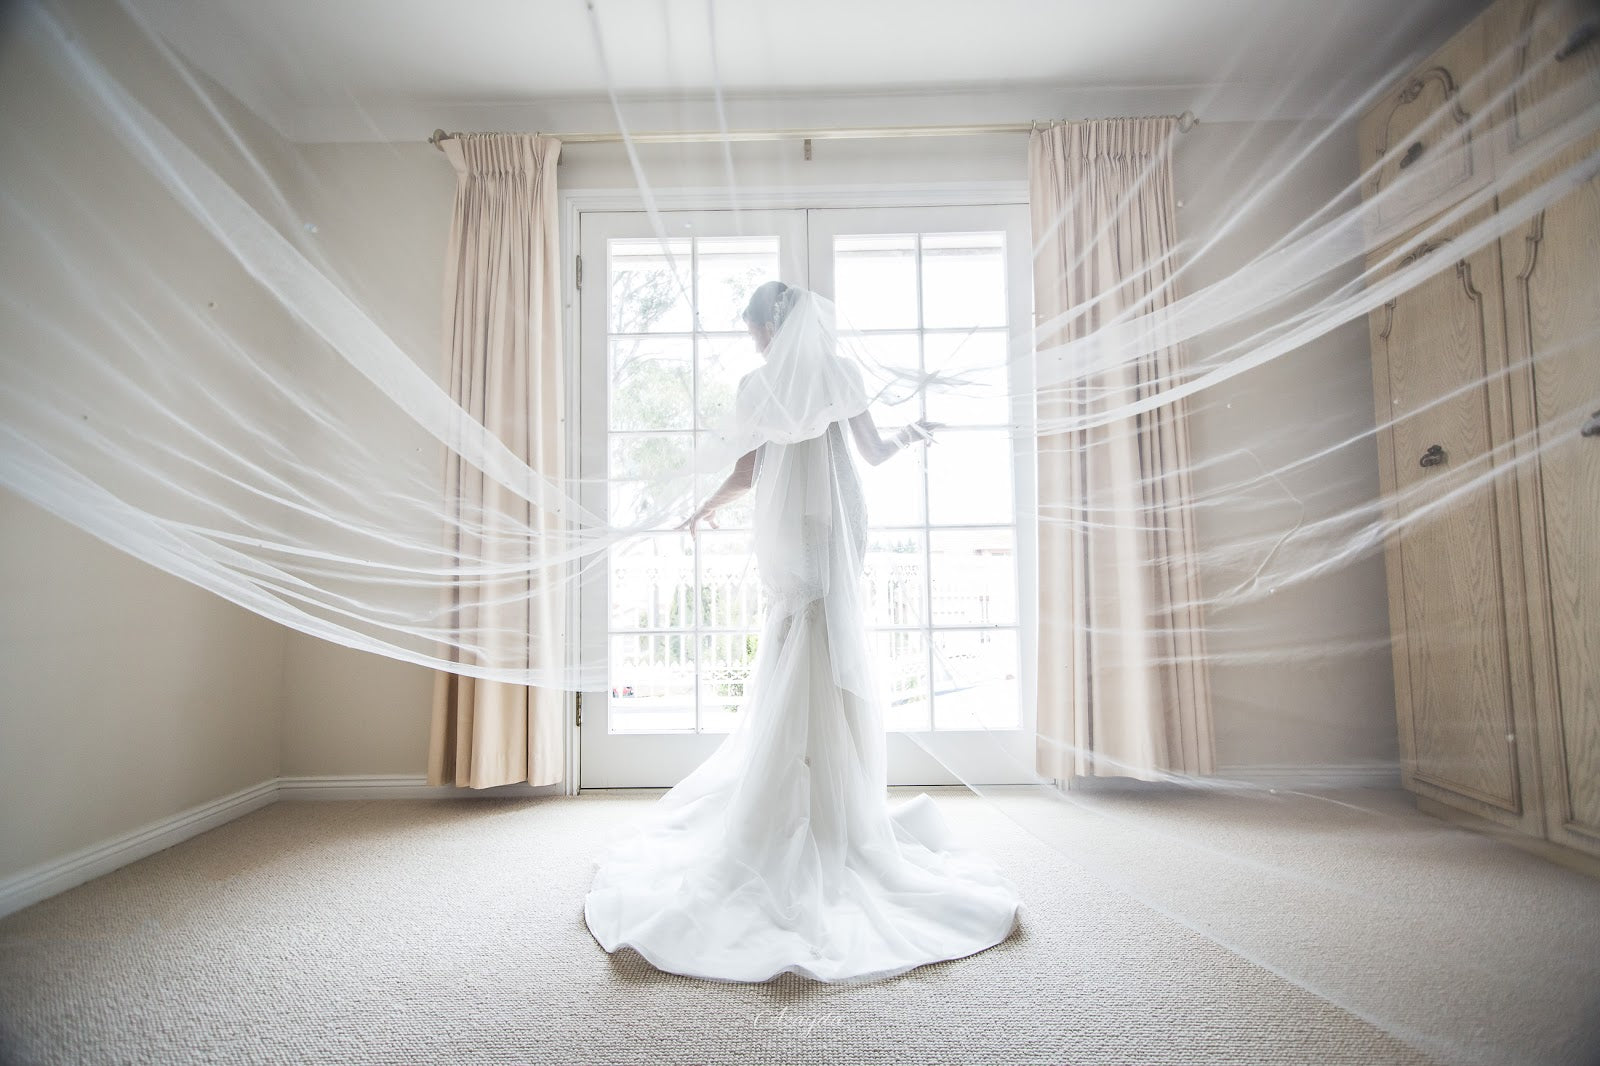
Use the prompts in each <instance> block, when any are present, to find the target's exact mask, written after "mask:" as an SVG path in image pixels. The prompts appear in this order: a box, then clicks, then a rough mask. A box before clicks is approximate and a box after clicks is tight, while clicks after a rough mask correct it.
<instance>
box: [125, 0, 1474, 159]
mask: <svg viewBox="0 0 1600 1066" xmlns="http://www.w3.org/2000/svg"><path fill="white" fill-rule="evenodd" d="M130 3H131V4H132V6H133V8H134V9H135V10H136V11H137V12H138V13H139V14H140V15H141V16H143V17H144V18H145V19H146V20H147V21H148V24H149V25H150V26H151V28H153V29H154V30H155V31H157V32H158V33H160V34H161V35H162V36H163V37H164V38H165V39H166V40H167V41H169V42H170V43H171V44H172V45H173V46H174V48H175V49H176V50H177V51H178V52H179V53H180V54H182V55H183V56H184V57H185V58H186V59H187V60H189V61H190V62H191V63H193V64H194V65H195V66H196V67H198V68H199V69H201V70H202V71H204V72H205V73H206V74H208V75H210V76H211V77H212V78H214V79H216V80H217V81H218V82H220V83H221V84H222V85H224V86H225V87H226V88H227V89H228V90H229V91H231V92H232V93H233V94H234V95H235V96H237V97H238V98H239V99H240V100H241V101H243V102H244V103H245V104H246V106H248V107H249V108H250V109H251V110H252V111H254V112H256V113H257V114H258V115H260V116H261V117H262V118H264V119H266V120H267V121H268V122H270V123H271V124H272V125H273V126H275V127H276V128H277V129H278V130H279V131H280V132H282V133H284V134H285V136H288V137H291V138H292V139H295V140H302V141H304V140H368V139H415V138H416V137H418V136H426V130H425V129H424V127H426V128H428V129H431V128H432V126H431V124H430V123H433V124H439V125H445V126H447V127H449V128H511V126H510V125H508V120H511V119H514V118H515V117H516V116H517V115H519V114H524V115H525V117H526V118H527V119H532V120H537V122H538V123H539V124H540V125H542V127H543V128H545V129H547V130H555V129H558V128H560V127H561V123H562V122H563V120H565V121H567V122H569V123H570V122H581V123H583V125H584V128H593V127H594V126H595V123H596V122H602V121H605V120H606V118H607V117H608V115H609V112H608V111H606V110H597V109H596V103H597V101H598V100H601V99H603V96H604V93H605V91H606V89H607V79H606V76H605V74H604V72H603V68H602V64H601V61H600V56H599V52H598V50H597V47H596V41H595V34H594V29H593V26H592V24H591V16H590V13H589V10H588V8H587V7H586V5H585V3H584V0H448V2H446V0H130ZM1482 6H1483V3H1482V2H1481V0H594V8H595V15H594V18H595V20H597V21H598V26H599V32H600V38H601V41H602V42H603V44H604V48H605V52H606V57H607V61H608V63H609V67H610V71H611V75H612V78H611V81H612V85H611V87H612V88H614V89H616V90H618V91H619V92H621V93H622V94H624V97H625V99H627V100H628V101H631V102H633V103H635V104H643V105H647V106H653V107H655V108H656V111H655V112H645V113H646V114H648V115H649V117H650V118H652V119H654V120H655V122H656V125H655V126H654V127H644V128H659V126H660V123H661V122H670V121H671V118H672V116H671V115H669V114H667V113H665V112H662V111H661V110H660V108H661V105H662V103H663V101H664V100H668V99H689V100H693V99H696V98H699V99H702V100H703V99H704V98H705V97H706V96H707V95H708V94H709V93H710V91H711V90H712V88H713V87H714V86H715V85H717V84H718V83H719V81H720V85H721V87H722V88H723V90H724V92H725V93H727V94H728V95H729V96H730V97H731V98H732V99H733V101H734V103H735V105H738V104H739V103H740V102H741V101H751V100H765V101H767V103H768V105H769V106H768V107H767V109H766V110H767V111H768V112H770V111H771V107H772V106H775V103H774V102H784V101H787V102H789V103H795V102H802V101H807V100H810V101H813V102H814V101H816V100H822V99H826V100H828V101H831V104H830V106H829V108H828V109H826V110H827V113H828V114H831V115H834V116H836V117H835V119H834V121H836V122H840V123H850V124H871V123H872V122H874V121H879V122H881V121H886V120H889V121H893V120H894V119H886V118H881V117H880V118H874V117H873V116H875V115H881V116H888V115H891V114H893V115H897V116H901V117H899V118H898V120H899V121H916V119H915V118H914V117H907V116H909V115H910V112H911V111H917V109H916V108H911V109H910V110H909V111H908V109H907V107H906V106H904V105H906V104H907V103H908V102H909V101H911V99H912V98H919V99H920V100H921V101H924V102H925V101H927V100H935V101H938V100H942V101H944V105H945V106H946V107H947V108H948V106H949V105H950V104H951V103H952V102H953V101H954V100H956V99H957V98H972V99H977V100H980V101H981V100H988V101H989V106H988V108H987V110H986V109H985V108H984V107H978V108H977V109H976V111H977V112H984V113H985V114H988V113H989V112H994V111H1004V110H1006V109H1007V108H1013V107H1016V106H1018V105H1019V104H1020V103H1022V102H1023V101H1027V102H1031V103H1035V104H1036V105H1044V106H1053V107H1056V108H1058V109H1061V108H1066V109H1070V108H1072V107H1074V106H1075V102H1078V101H1081V104H1082V106H1083V107H1084V108H1088V109H1090V111H1091V112H1092V111H1093V110H1095V109H1100V110H1102V111H1103V110H1104V109H1105V108H1108V107H1110V108H1115V107H1116V106H1117V105H1118V104H1119V103H1121V104H1122V106H1124V107H1125V108H1126V109H1127V111H1126V112H1123V113H1131V112H1134V111H1139V112H1147V111H1149V110H1151V109H1156V110H1161V109H1165V107H1166V106H1171V105H1169V103H1168V102H1169V101H1170V102H1172V104H1182V105H1184V106H1189V103H1190V102H1198V103H1199V104H1200V105H1201V106H1200V107H1198V108H1196V110H1197V111H1200V112H1201V118H1202V120H1208V119H1209V120H1218V119H1221V118H1256V117H1269V116H1283V115H1299V114H1332V113H1337V112H1338V111H1339V109H1340V107H1341V106H1343V103H1342V102H1343V101H1344V100H1347V99H1348V98H1349V97H1350V96H1352V95H1353V87H1354V86H1357V85H1366V84H1370V83H1371V82H1373V81H1374V80H1379V79H1385V80H1386V77H1387V75H1388V74H1389V73H1390V72H1391V71H1394V70H1395V69H1396V65H1397V64H1399V63H1402V62H1405V61H1408V60H1409V59H1410V58H1412V57H1414V56H1416V55H1417V54H1418V52H1419V50H1426V49H1429V48H1431V47H1432V46H1434V45H1435V44H1437V43H1439V42H1441V41H1443V40H1444V39H1445V38H1447V37H1448V36H1449V35H1450V34H1451V33H1453V32H1454V31H1455V30H1456V29H1457V28H1459V26H1461V25H1462V24H1464V23H1465V22H1466V21H1467V20H1468V19H1470V18H1471V16H1472V15H1473V14H1474V13H1475V12H1476V11H1477V10H1479V9H1481V7H1482ZM713 16H714V18H715V33H714V35H713V33H712V27H711V18H712V17H713ZM1341 83H1342V84H1343V86H1344V88H1343V89H1342V90H1340V89H1338V88H1337V87H1338V86H1340V85H1341ZM897 101H898V104H897ZM969 105H970V100H969ZM1178 109H1181V107H1179V108H1178ZM735 110H737V107H736V108H735ZM956 110H959V111H961V112H962V115H961V117H955V118H951V119H949V120H948V121H978V120H981V118H980V116H978V115H977V113H976V112H975V111H974V109H973V107H972V106H967V107H965V108H957V109H956ZM934 111H935V112H937V111H938V108H937V107H935V108H934ZM926 113H930V112H927V110H926V109H925V108H924V109H923V111H921V112H918V114H926ZM940 113H943V112H940ZM1105 113H1118V112H1115V111H1110V112H1105ZM753 114H754V113H753V112H752V115H753ZM683 117H685V118H687V117H688V116H687V115H685V116H683ZM823 117H824V116H823V115H821V114H820V113H815V112H814V113H813V115H812V116H810V120H811V121H816V120H817V119H819V118H823ZM1033 117H1053V116H1052V115H1050V114H1032V115H1030V114H1017V113H1011V114H1009V115H1007V116H1005V117H994V116H993V115H990V116H989V117H988V118H987V120H989V121H1026V120H1027V119H1029V118H1033ZM1054 117H1067V116H1066V114H1065V113H1064V112H1059V113H1057V114H1056V115H1055V116H1054ZM767 120H768V121H770V120H771V119H770V117H769V118H768V119H767ZM629 121H630V125H633V126H635V127H636V128H639V123H637V122H634V121H633V120H632V119H631V118H630V120H629ZM931 121H941V120H939V119H932V120H931ZM527 128H532V126H531V125H530V126H528V127H527ZM568 128H571V127H570V126H569V127H568ZM606 128H615V127H614V124H613V123H607V127H606Z"/></svg>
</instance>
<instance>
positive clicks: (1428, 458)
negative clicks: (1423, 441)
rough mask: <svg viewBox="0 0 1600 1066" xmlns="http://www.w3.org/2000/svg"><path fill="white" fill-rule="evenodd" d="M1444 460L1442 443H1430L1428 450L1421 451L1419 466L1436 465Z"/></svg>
mask: <svg viewBox="0 0 1600 1066" xmlns="http://www.w3.org/2000/svg"><path fill="white" fill-rule="evenodd" d="M1444 460H1445V454H1444V445H1442V444H1430V445H1428V450H1427V451H1425V452H1423V453H1422V459H1421V460H1420V461H1419V463H1418V465H1419V466H1438V465H1440V464H1441V463H1443V462H1444Z"/></svg>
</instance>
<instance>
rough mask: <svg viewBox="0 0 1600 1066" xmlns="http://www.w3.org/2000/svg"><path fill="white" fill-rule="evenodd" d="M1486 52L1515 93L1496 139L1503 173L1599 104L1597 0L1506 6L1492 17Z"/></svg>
mask: <svg viewBox="0 0 1600 1066" xmlns="http://www.w3.org/2000/svg"><path fill="white" fill-rule="evenodd" d="M1485 48H1486V54H1487V55H1488V57H1489V58H1490V59H1491V60H1493V61H1496V69H1497V70H1504V71H1505V74H1504V75H1503V76H1502V78H1500V79H1498V80H1499V81H1500V82H1501V84H1502V85H1504V86H1509V87H1510V92H1509V93H1508V94H1507V97H1506V100H1505V104H1504V108H1503V111H1502V114H1501V116H1500V121H1499V122H1498V123H1497V127H1498V128H1497V130H1496V132H1495V135H1494V137H1493V138H1492V140H1493V144H1494V156H1495V166H1496V168H1497V170H1498V171H1500V172H1505V171H1507V170H1509V169H1510V167H1511V164H1512V161H1513V157H1515V156H1517V155H1518V154H1519V153H1521V152H1524V151H1525V150H1527V149H1530V148H1532V149H1535V150H1537V149H1538V148H1540V147H1541V146H1542V145H1543V144H1547V143H1549V142H1551V141H1553V140H1554V138H1555V137H1556V136H1557V135H1559V133H1560V130H1561V126H1562V124H1563V123H1565V122H1567V121H1569V120H1571V119H1572V118H1574V117H1575V116H1577V115H1578V114H1579V113H1580V112H1581V111H1582V110H1583V109H1584V108H1587V107H1589V106H1591V105H1592V104H1593V103H1594V102H1595V101H1596V100H1600V4H1595V3H1593V2H1592V0H1501V2H1500V3H1498V4H1496V5H1495V6H1494V7H1493V8H1491V9H1490V11H1489V12H1488V14H1487V16H1486V46H1485Z"/></svg>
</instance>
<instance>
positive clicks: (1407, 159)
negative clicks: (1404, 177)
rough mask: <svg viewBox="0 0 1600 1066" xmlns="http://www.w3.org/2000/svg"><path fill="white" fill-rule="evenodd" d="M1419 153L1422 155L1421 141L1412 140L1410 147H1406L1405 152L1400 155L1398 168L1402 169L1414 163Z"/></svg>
mask: <svg viewBox="0 0 1600 1066" xmlns="http://www.w3.org/2000/svg"><path fill="white" fill-rule="evenodd" d="M1420 155H1422V142H1421V141H1412V142H1411V147H1410V148H1407V149H1406V154H1405V155H1403V156H1401V157H1400V169H1401V170H1404V169H1405V168H1406V167H1409V166H1410V165H1411V164H1412V163H1415V162H1416V161H1417V157H1418V156H1420Z"/></svg>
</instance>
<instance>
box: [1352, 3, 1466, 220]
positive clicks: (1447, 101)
mask: <svg viewBox="0 0 1600 1066" xmlns="http://www.w3.org/2000/svg"><path fill="white" fill-rule="evenodd" d="M1483 23H1484V19H1483V17H1481V16H1480V17H1479V18H1478V19H1476V20H1474V21H1473V22H1472V23H1471V24H1470V25H1469V26H1468V27H1467V28H1466V29H1464V30H1462V31H1461V33H1459V34H1457V35H1456V36H1455V37H1452V38H1451V39H1450V41H1449V43H1447V44H1446V45H1445V46H1444V47H1443V48H1440V49H1439V51H1437V52H1435V53H1434V54H1433V55H1432V56H1431V57H1430V58H1429V59H1428V61H1427V62H1425V63H1424V64H1423V65H1422V66H1421V67H1419V68H1418V69H1417V70H1416V72H1415V73H1413V74H1412V75H1411V76H1410V77H1407V78H1405V79H1404V80H1402V81H1401V82H1400V83H1399V84H1398V85H1396V86H1395V87H1394V88H1393V89H1392V90H1391V91H1390V92H1389V94H1388V95H1387V96H1386V97H1384V99H1383V100H1381V101H1380V102H1379V103H1378V105H1377V106H1376V107H1374V108H1373V109H1372V110H1371V111H1369V112H1368V113H1367V115H1366V116H1365V117H1364V118H1363V119H1362V121H1361V125H1360V127H1359V130H1358V132H1357V137H1358V142H1359V145H1360V152H1361V169H1362V179H1361V195H1362V198H1363V199H1364V200H1369V201H1372V200H1376V202H1375V203H1373V204H1372V206H1371V210H1370V214H1369V216H1368V227H1367V241H1368V245H1369V246H1372V247H1375V246H1377V245H1379V244H1383V243H1388V242H1390V241H1392V240H1394V239H1395V238H1397V237H1398V236H1399V235H1400V234H1401V233H1402V232H1404V231H1406V230H1408V229H1410V228H1412V227H1413V226H1415V225H1416V224H1417V223H1419V222H1422V221H1424V220H1425V219H1426V218H1427V217H1429V216H1431V215H1434V214H1436V213H1437V212H1439V211H1441V210H1443V209H1444V208H1446V207H1449V206H1451V205H1452V204H1454V203H1456V202H1457V201H1459V200H1460V199H1461V198H1462V197H1464V196H1466V195H1468V194H1469V193H1471V192H1472V191H1474V190H1475V189H1479V188H1481V187H1483V186H1485V185H1487V184H1488V183H1489V180H1490V176H1491V169H1492V164H1491V161H1490V155H1489V147H1488V144H1487V141H1486V138H1485V137H1484V131H1485V129H1486V128H1487V123H1486V122H1485V116H1484V115H1482V114H1480V111H1481V110H1482V109H1483V107H1484V106H1486V104H1487V101H1488V97H1487V96H1486V95H1485V94H1484V92H1483V87H1482V86H1481V84H1480V83H1481V82H1482V79H1481V78H1477V75H1478V73H1479V71H1480V70H1481V69H1482V66H1483V59H1484V25H1483Z"/></svg>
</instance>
